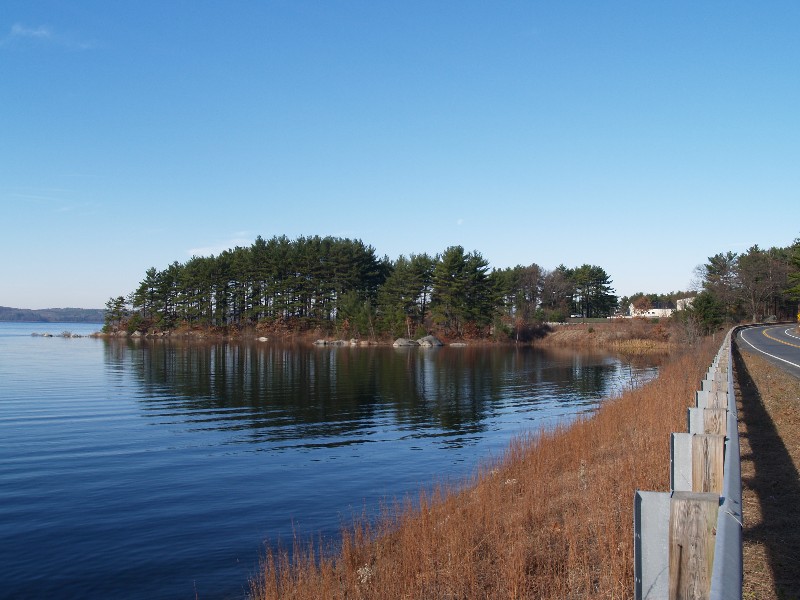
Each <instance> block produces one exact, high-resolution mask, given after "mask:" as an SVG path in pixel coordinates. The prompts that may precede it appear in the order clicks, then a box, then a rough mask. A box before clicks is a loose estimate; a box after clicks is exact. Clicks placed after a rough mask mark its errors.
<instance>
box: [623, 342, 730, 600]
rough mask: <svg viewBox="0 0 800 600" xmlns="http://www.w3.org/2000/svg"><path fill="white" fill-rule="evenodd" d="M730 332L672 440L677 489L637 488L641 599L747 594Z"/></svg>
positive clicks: (718, 598) (716, 599)
mask: <svg viewBox="0 0 800 600" xmlns="http://www.w3.org/2000/svg"><path fill="white" fill-rule="evenodd" d="M735 332H736V329H732V330H731V331H729V332H728V334H727V335H726V336H725V340H724V341H723V343H722V346H721V347H720V349H719V352H717V355H716V357H715V358H714V362H713V364H712V365H711V367H710V368H709V369H708V372H707V374H706V378H705V379H704V380H703V381H702V382H701V389H700V390H698V391H697V394H696V395H695V402H696V406H695V407H693V408H690V409H689V411H688V416H687V425H688V433H673V434H672V439H671V460H670V467H671V477H670V482H671V491H670V492H645V491H641V490H637V492H636V496H635V501H634V585H635V597H636V599H637V600H676V599H680V600H683V599H697V600H701V599H702V600H704V599H709V600H741V598H742V485H741V461H740V456H739V430H738V415H737V413H736V397H735V393H734V387H733V355H732V339H733V335H735Z"/></svg>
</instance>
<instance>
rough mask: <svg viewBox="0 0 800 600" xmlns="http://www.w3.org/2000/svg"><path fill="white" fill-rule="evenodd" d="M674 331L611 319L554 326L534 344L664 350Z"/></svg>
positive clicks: (642, 321)
mask: <svg viewBox="0 0 800 600" xmlns="http://www.w3.org/2000/svg"><path fill="white" fill-rule="evenodd" d="M675 335H676V332H675V331H672V330H671V328H670V327H669V325H668V324H665V323H662V322H651V321H648V320H646V319H611V320H608V321H605V322H602V323H576V324H572V325H557V326H555V327H554V328H553V331H552V332H551V333H549V334H548V335H547V336H546V337H544V338H543V339H542V340H540V341H537V342H536V345H537V346H569V347H573V348H574V347H578V348H580V347H603V348H611V349H614V350H619V351H623V352H638V353H642V352H652V351H656V352H663V351H665V350H669V349H670V343H671V341H672V339H673V337H675Z"/></svg>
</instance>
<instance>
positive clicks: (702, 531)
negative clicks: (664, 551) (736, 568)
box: [669, 492, 719, 600]
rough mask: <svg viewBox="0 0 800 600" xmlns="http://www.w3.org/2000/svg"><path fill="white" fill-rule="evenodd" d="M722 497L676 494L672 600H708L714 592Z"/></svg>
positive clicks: (671, 534)
mask: <svg viewBox="0 0 800 600" xmlns="http://www.w3.org/2000/svg"><path fill="white" fill-rule="evenodd" d="M718 509H719V496H717V495H716V494H700V493H693V492H674V493H673V494H672V498H671V500H670V516H669V599H670V600H705V599H707V598H708V597H709V593H710V590H711V570H712V568H713V565H714V543H715V537H716V530H715V525H716V523H717V511H718Z"/></svg>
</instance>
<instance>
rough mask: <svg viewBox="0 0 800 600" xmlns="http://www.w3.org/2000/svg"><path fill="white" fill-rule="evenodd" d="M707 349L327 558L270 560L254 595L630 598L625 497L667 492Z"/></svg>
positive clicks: (300, 554)
mask: <svg viewBox="0 0 800 600" xmlns="http://www.w3.org/2000/svg"><path fill="white" fill-rule="evenodd" d="M715 350H716V347H715V346H714V345H713V344H712V343H707V344H704V345H703V346H702V348H700V349H698V350H697V351H696V352H694V353H692V354H686V355H684V356H682V357H676V358H675V359H674V360H672V361H671V362H670V363H669V364H667V365H666V366H664V367H662V371H661V375H660V377H659V378H658V380H656V381H654V382H651V383H649V384H647V385H646V386H644V387H642V388H640V389H637V390H633V391H630V392H627V393H626V394H624V395H623V396H622V397H621V398H617V399H614V400H610V401H608V402H606V403H605V404H604V405H603V407H602V408H601V409H600V410H599V411H598V412H597V413H596V414H595V415H594V416H593V417H591V418H585V419H582V420H580V421H578V422H577V423H575V424H573V425H572V426H569V427H563V428H560V429H557V430H555V431H547V432H545V431H543V432H539V433H538V434H536V435H532V436H530V437H529V438H528V439H524V440H519V441H518V442H516V443H514V444H513V445H512V446H511V447H510V448H509V449H508V451H507V455H506V456H505V457H504V459H503V460H502V461H500V462H499V463H498V464H497V465H495V466H494V468H488V467H487V468H486V469H485V471H484V472H482V473H481V474H479V475H478V476H476V478H475V480H474V481H473V482H471V483H470V484H469V485H467V486H465V487H464V488H463V489H462V490H461V491H455V490H439V491H438V492H436V493H434V494H433V495H423V496H422V497H421V498H420V499H419V502H418V505H417V506H411V503H410V502H406V503H405V505H403V506H391V507H388V508H387V509H386V511H385V514H384V517H383V519H379V520H377V522H375V523H374V524H372V525H370V524H369V523H368V522H367V521H366V520H365V521H363V522H361V523H357V524H356V525H355V526H354V527H353V529H351V530H349V531H345V532H343V534H342V543H341V547H340V548H338V549H337V550H336V551H330V550H328V551H325V550H320V548H319V545H318V544H317V545H311V544H308V545H307V544H300V543H298V544H296V545H295V548H294V550H293V553H292V554H293V559H291V560H290V559H289V557H288V554H287V553H285V552H283V553H281V552H276V553H271V554H270V555H269V556H268V557H267V559H266V560H265V561H264V562H263V568H262V571H261V573H260V575H259V576H258V577H257V578H255V579H254V580H253V581H252V583H251V595H252V596H253V597H254V598H258V599H274V598H287V599H288V598H291V599H298V600H301V599H318V598H341V599H345V598H347V599H367V598H387V599H402V598H409V599H410V598H414V599H424V598H431V599H434V598H435V599H478V598H492V599H495V598H512V599H513V598H558V599H560V600H563V599H569V598H576V599H577V598H631V597H632V590H633V531H632V529H633V497H634V491H635V490H636V489H646V490H662V491H666V490H667V489H668V487H669V435H670V433H671V432H673V431H680V430H682V429H684V428H685V418H686V417H685V414H686V407H687V406H688V405H689V404H690V403H691V401H692V400H693V397H694V391H695V390H696V389H697V387H698V384H699V381H700V379H701V378H702V373H703V371H704V370H705V368H707V366H708V365H709V364H710V362H711V359H712V357H713V353H714V351H715Z"/></svg>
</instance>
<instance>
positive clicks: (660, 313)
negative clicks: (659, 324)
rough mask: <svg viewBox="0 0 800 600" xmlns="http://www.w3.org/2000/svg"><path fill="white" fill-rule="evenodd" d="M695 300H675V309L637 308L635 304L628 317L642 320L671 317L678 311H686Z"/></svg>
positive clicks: (629, 309)
mask: <svg viewBox="0 0 800 600" xmlns="http://www.w3.org/2000/svg"><path fill="white" fill-rule="evenodd" d="M693 301H694V298H680V299H678V300H675V307H656V306H651V307H648V308H636V307H635V306H634V305H633V303H631V304H630V305H629V306H628V316H630V317H642V318H655V319H659V318H666V317H671V316H672V313H674V312H675V311H678V310H686V309H687V308H689V307H690V306H691V305H692V302H693Z"/></svg>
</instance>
